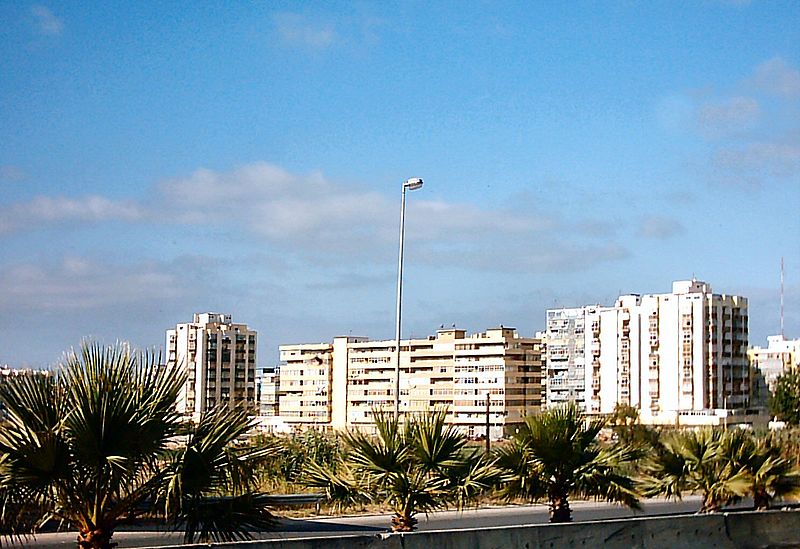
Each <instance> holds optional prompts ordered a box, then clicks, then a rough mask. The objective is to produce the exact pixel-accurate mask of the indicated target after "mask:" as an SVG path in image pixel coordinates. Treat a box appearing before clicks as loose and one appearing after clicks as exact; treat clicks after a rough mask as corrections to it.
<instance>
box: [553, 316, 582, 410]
mask: <svg viewBox="0 0 800 549" xmlns="http://www.w3.org/2000/svg"><path fill="white" fill-rule="evenodd" d="M585 317H586V315H585V310H584V309H583V308H573V309H558V310H550V311H547V332H546V334H547V337H546V341H547V353H546V356H547V360H546V363H547V375H546V376H545V383H546V385H547V387H546V389H547V390H546V403H545V405H546V407H548V408H552V407H553V406H558V405H559V404H563V403H565V402H576V403H577V404H578V405H579V406H580V407H584V406H585V403H586V362H585V359H584V350H585V349H584V345H585V341H586V338H585V330H586V326H585V323H586V318H585Z"/></svg>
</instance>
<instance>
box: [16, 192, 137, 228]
mask: <svg viewBox="0 0 800 549" xmlns="http://www.w3.org/2000/svg"><path fill="white" fill-rule="evenodd" d="M142 216H143V212H142V210H141V208H140V207H139V206H138V205H137V204H136V203H134V202H130V201H128V202H117V201H113V200H109V199H107V198H104V197H102V196H86V197H82V198H67V197H48V196H37V197H36V198H33V199H32V200H30V201H29V202H24V203H18V204H13V205H10V206H6V207H4V208H0V235H2V234H5V233H11V232H14V231H19V230H22V229H30V228H37V227H38V226H41V225H44V224H54V223H70V222H71V223H74V222H79V223H90V222H98V221H107V220H115V219H116V220H123V221H132V220H136V219H140V218H141V217H142Z"/></svg>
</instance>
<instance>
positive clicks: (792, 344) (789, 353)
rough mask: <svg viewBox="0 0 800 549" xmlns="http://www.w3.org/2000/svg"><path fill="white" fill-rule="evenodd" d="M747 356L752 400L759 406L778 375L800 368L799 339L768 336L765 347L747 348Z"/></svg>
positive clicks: (763, 401)
mask: <svg viewBox="0 0 800 549" xmlns="http://www.w3.org/2000/svg"><path fill="white" fill-rule="evenodd" d="M747 357H748V358H749V359H750V371H751V374H752V376H753V400H754V401H755V403H756V404H757V405H759V406H766V405H767V403H768V400H769V393H770V391H773V390H774V389H775V382H776V381H777V379H778V377H779V376H781V375H783V374H785V373H787V372H790V371H798V368H800V339H786V338H785V337H784V336H782V335H774V336H769V337H768V338H767V346H766V347H753V348H752V349H748V351H747Z"/></svg>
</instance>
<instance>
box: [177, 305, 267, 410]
mask: <svg viewBox="0 0 800 549" xmlns="http://www.w3.org/2000/svg"><path fill="white" fill-rule="evenodd" d="M256 338H257V334H256V331H255V330H250V329H249V328H248V327H247V325H246V324H240V323H234V322H233V321H232V319H231V315H227V314H218V313H196V314H195V315H194V317H193V319H192V322H188V323H184V324H178V325H177V326H176V327H175V328H174V329H170V330H167V334H166V349H167V364H168V366H170V367H179V368H182V369H184V370H185V372H186V374H187V380H186V383H185V385H184V387H183V390H182V391H181V394H180V396H179V399H178V410H179V411H180V412H182V413H185V414H192V415H197V414H200V413H201V412H203V411H205V410H207V409H210V408H214V407H215V406H228V407H229V408H234V407H241V408H245V409H246V410H247V411H248V412H251V413H252V414H254V415H255V414H256V412H257V406H256V398H255V396H256V387H255V379H256V343H257V341H256Z"/></svg>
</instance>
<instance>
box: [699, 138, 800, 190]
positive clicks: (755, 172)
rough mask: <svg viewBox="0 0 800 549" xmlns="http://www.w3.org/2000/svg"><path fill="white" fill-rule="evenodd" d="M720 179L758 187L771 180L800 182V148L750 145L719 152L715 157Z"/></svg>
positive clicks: (767, 144) (794, 145)
mask: <svg viewBox="0 0 800 549" xmlns="http://www.w3.org/2000/svg"><path fill="white" fill-rule="evenodd" d="M714 167H715V168H716V170H717V177H718V178H720V179H721V180H723V181H724V180H729V181H731V182H733V183H740V184H741V183H744V184H749V185H758V184H761V183H763V182H765V181H769V180H782V181H787V180H791V181H794V182H795V183H798V182H800V145H797V144H792V143H758V142H756V143H747V144H745V145H741V146H732V147H727V148H723V149H719V150H718V151H717V152H716V153H715V155H714Z"/></svg>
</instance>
